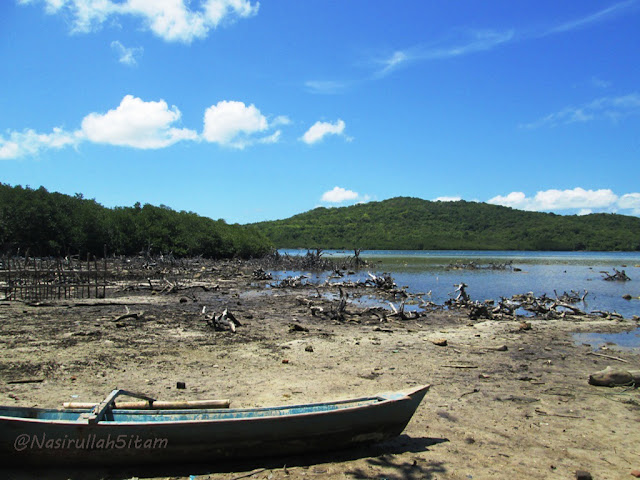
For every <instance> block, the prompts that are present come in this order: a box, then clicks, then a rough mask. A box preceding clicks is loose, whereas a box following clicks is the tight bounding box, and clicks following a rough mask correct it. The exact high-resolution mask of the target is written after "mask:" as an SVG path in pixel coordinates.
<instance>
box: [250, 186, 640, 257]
mask: <svg viewBox="0 0 640 480" xmlns="http://www.w3.org/2000/svg"><path fill="white" fill-rule="evenodd" d="M254 226H255V227H256V228H258V229H260V230H261V231H262V232H264V234H265V235H266V236H267V237H268V238H269V239H270V240H271V241H272V242H273V243H274V244H275V245H276V246H277V247H278V248H331V249H352V248H361V249H365V250H377V249H395V250H547V251H551V250H556V251H579V250H585V251H638V250H640V218H637V217H630V216H625V215H617V214H603V213H602V214H591V215H584V216H578V215H556V214H553V213H541V212H525V211H521V210H515V209H512V208H508V207H502V206H498V205H490V204H485V203H477V202H466V201H458V202H432V201H427V200H422V199H418V198H407V197H397V198H392V199H389V200H385V201H381V202H370V203H366V204H359V205H353V206H349V207H340V208H324V207H319V208H316V209H314V210H311V211H309V212H306V213H302V214H300V215H295V216H293V217H290V218H288V219H285V220H277V221H270V222H261V223H256V224H254Z"/></svg>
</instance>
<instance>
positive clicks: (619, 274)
mask: <svg viewBox="0 0 640 480" xmlns="http://www.w3.org/2000/svg"><path fill="white" fill-rule="evenodd" d="M613 271H614V272H615V273H614V274H610V273H608V272H605V271H601V272H600V273H602V274H603V275H604V278H603V280H606V281H607V282H628V281H629V280H631V279H630V278H629V277H627V274H626V273H625V271H624V270H616V269H615V268H614V269H613Z"/></svg>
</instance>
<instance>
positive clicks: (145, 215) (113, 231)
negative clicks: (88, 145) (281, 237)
mask: <svg viewBox="0 0 640 480" xmlns="http://www.w3.org/2000/svg"><path fill="white" fill-rule="evenodd" d="M105 247H106V250H107V253H108V254H109V255H110V254H119V255H120V254H121V255H137V254H139V253H140V252H144V253H149V254H154V255H157V254H161V253H162V254H168V253H172V254H173V255H175V256H197V255H202V256H204V257H207V258H231V257H242V258H249V257H259V256H263V255H265V254H266V253H268V252H269V251H271V249H272V248H273V246H272V244H271V243H270V242H269V240H267V238H266V237H265V236H264V235H263V234H262V233H261V232H259V231H258V230H256V229H255V228H252V227H246V226H240V225H228V224H226V223H225V221H224V220H212V219H210V218H206V217H201V216H199V215H196V214H195V213H192V212H177V211H175V210H172V209H170V208H169V207H165V206H160V207H156V206H153V205H149V204H146V205H143V206H141V205H140V204H139V203H137V204H136V205H134V206H133V207H116V208H113V209H109V208H105V207H103V206H102V205H100V204H99V203H97V202H96V201H95V200H87V199H85V198H83V197H82V195H80V194H77V195H75V196H69V195H63V194H61V193H53V192H52V193H50V192H48V191H47V190H46V189H45V188H44V187H40V188H38V189H37V190H34V189H30V188H23V187H21V186H17V187H11V186H9V185H4V184H0V249H1V251H2V252H10V253H16V252H17V251H18V249H20V250H21V252H22V253H26V251H27V250H28V251H29V252H30V254H31V255H40V256H44V255H76V254H80V255H86V254H92V255H96V256H102V255H103V254H104V251H105Z"/></svg>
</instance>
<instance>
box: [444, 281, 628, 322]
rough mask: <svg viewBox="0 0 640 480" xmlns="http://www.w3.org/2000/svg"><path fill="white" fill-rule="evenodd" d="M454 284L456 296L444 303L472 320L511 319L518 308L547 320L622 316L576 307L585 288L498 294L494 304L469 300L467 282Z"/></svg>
mask: <svg viewBox="0 0 640 480" xmlns="http://www.w3.org/2000/svg"><path fill="white" fill-rule="evenodd" d="M454 286H455V287H456V290H455V292H457V296H456V298H455V299H449V300H447V301H446V302H445V305H446V306H448V307H449V308H459V309H462V308H464V309H467V310H468V311H469V318H470V319H472V320H478V319H481V318H485V319H489V320H500V319H503V318H515V317H516V316H517V315H518V314H517V311H518V310H524V311H527V312H530V313H532V314H534V315H536V316H537V317H540V318H545V319H548V320H551V319H559V318H565V317H566V316H567V315H575V316H587V315H595V316H600V317H603V318H623V317H622V315H620V314H619V313H616V312H605V311H601V310H594V311H592V312H590V313H587V312H586V311H584V310H583V309H581V308H579V307H578V306H576V304H577V303H581V302H584V299H585V298H586V296H587V295H588V292H587V291H586V290H585V291H584V293H582V294H581V293H578V292H576V291H575V290H571V292H569V293H567V292H564V293H563V294H562V295H558V293H557V292H554V293H555V294H556V296H555V298H552V297H548V296H547V295H546V294H542V295H540V296H536V295H534V294H533V292H528V293H524V294H518V295H514V296H512V297H511V298H509V299H507V298H504V297H502V298H501V299H500V301H499V302H498V303H497V305H496V303H495V302H494V301H493V300H485V301H484V302H479V301H472V300H471V299H470V298H469V295H468V294H467V292H466V287H467V285H466V284H464V283H461V284H459V285H454ZM455 292H454V293H455Z"/></svg>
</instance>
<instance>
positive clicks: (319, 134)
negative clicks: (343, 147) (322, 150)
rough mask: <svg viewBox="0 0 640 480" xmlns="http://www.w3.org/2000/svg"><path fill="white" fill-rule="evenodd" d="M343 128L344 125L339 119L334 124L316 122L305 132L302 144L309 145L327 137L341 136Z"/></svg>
mask: <svg viewBox="0 0 640 480" xmlns="http://www.w3.org/2000/svg"><path fill="white" fill-rule="evenodd" d="M344 128H345V123H344V122H343V121H342V120H340V119H338V121H337V122H335V123H329V122H320V121H318V122H316V123H314V124H313V125H312V126H311V128H309V130H307V131H306V132H305V134H304V135H303V136H302V138H301V140H302V141H303V142H304V143H306V144H308V145H311V144H314V143H317V142H319V141H321V140H322V139H323V138H324V137H326V136H327V135H343V134H344Z"/></svg>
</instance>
